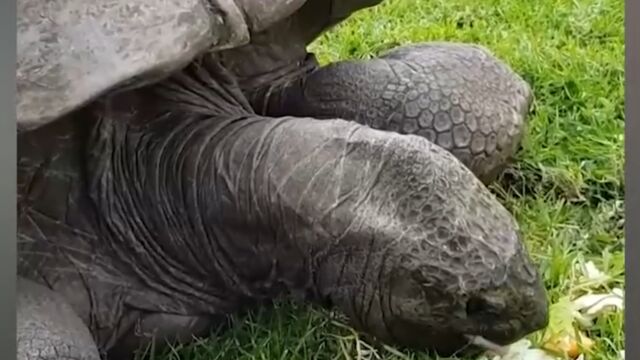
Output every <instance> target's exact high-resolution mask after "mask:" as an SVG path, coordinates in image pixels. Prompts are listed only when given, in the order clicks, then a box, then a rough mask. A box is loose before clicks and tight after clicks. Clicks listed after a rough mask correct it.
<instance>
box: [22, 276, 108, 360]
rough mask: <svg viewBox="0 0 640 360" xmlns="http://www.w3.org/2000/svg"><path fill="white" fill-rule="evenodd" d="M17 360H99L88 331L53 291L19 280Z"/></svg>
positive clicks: (68, 306)
mask: <svg viewBox="0 0 640 360" xmlns="http://www.w3.org/2000/svg"><path fill="white" fill-rule="evenodd" d="M17 293H18V299H17V337H18V360H58V359H62V360H100V355H99V353H98V348H97V346H96V344H95V343H94V341H93V338H92V337H91V334H90V333H89V329H88V328H87V327H86V325H85V324H84V323H83V322H82V320H80V317H79V316H78V315H77V314H76V313H75V312H74V311H73V309H72V308H71V306H70V305H69V304H68V303H67V302H66V301H65V300H64V299H63V298H62V296H60V295H59V294H57V293H55V292H53V291H52V290H50V289H48V288H46V287H44V286H42V285H39V284H37V283H35V282H33V281H30V280H27V279H24V278H19V279H18V284H17Z"/></svg>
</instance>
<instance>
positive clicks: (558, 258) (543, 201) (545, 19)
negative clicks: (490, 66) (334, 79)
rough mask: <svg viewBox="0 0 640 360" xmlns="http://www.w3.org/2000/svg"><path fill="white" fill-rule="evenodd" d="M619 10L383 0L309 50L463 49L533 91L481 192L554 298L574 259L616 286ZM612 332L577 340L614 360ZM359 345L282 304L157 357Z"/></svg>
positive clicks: (331, 355)
mask: <svg viewBox="0 0 640 360" xmlns="http://www.w3.org/2000/svg"><path fill="white" fill-rule="evenodd" d="M623 7H624V5H623V0H573V1H571V0H539V1H519V0H487V1H482V2H473V1H467V0H446V1H444V0H387V1H386V2H385V3H384V4H382V5H380V6H377V7H375V8H372V9H368V10H365V11H362V12H359V13H357V14H355V15H354V16H353V17H352V18H350V19H349V20H348V21H347V22H345V23H343V24H341V25H340V26H339V27H337V28H335V29H333V30H332V31H331V32H329V33H327V34H325V35H324V36H323V37H322V38H320V39H318V40H317V41H316V42H315V43H314V44H313V46H312V49H313V51H314V52H316V54H317V55H318V56H319V59H320V60H321V61H322V62H323V63H326V62H329V61H335V60H341V59H348V58H368V57H371V56H374V55H375V54H377V53H379V52H380V51H384V50H386V49H389V48H391V47H394V46H397V45H402V44H406V43H415V42H424V41H441V40H444V41H460V42H473V43H478V44H482V45H484V46H486V47H488V48H489V49H490V50H492V51H493V52H494V53H495V54H496V55H497V56H498V57H499V58H501V59H503V60H505V61H506V62H507V63H508V64H510V65H511V66H512V67H513V68H514V69H515V71H516V72H518V73H519V74H521V75H522V76H523V77H524V78H525V79H526V80H527V81H528V82H529V83H530V84H531V85H532V87H533V89H534V92H535V96H536V102H535V104H534V107H533V110H532V112H531V117H530V120H529V121H530V122H529V130H528V133H527V135H526V137H525V139H524V143H523V148H522V150H521V151H520V152H519V154H518V162H517V163H516V164H514V165H513V166H512V167H511V168H510V169H509V170H508V171H507V173H506V174H505V176H504V177H503V178H502V179H501V181H499V182H498V183H497V184H496V185H495V186H493V187H492V188H493V190H494V191H495V192H496V193H497V194H498V195H499V197H500V199H501V200H502V201H503V202H504V204H505V205H506V206H507V207H508V208H509V209H510V210H511V211H512V212H513V213H514V214H515V216H516V217H517V219H518V221H519V223H520V224H521V226H522V228H523V231H524V234H525V236H526V241H527V244H528V246H529V248H530V250H531V252H532V254H533V256H534V258H535V260H536V261H537V263H538V264H539V265H540V268H541V269H542V273H543V276H544V279H545V282H546V286H547V289H548V290H549V296H550V300H551V301H556V300H557V299H559V298H560V297H562V296H565V295H570V294H572V293H576V291H577V290H576V289H577V287H578V286H579V283H578V282H579V280H578V278H577V276H576V274H575V271H574V265H575V264H576V263H577V262H579V261H582V260H592V261H594V262H595V264H596V265H597V266H598V267H599V268H600V269H601V270H602V271H603V272H606V273H607V274H609V275H611V277H612V280H611V281H610V282H609V283H608V284H606V285H605V286H610V287H614V286H624V233H623V222H624V217H623V216H624V215H623V207H624V204H623V200H622V199H623V197H624V183H623V164H624V163H623V162H624V152H623V151H624V150H623V129H624V113H623V109H624V103H623V83H624V36H623ZM623 324H624V323H623V316H622V314H620V313H615V314H611V315H607V316H605V317H603V318H601V319H600V320H598V323H597V325H596V327H595V328H594V329H593V330H591V331H589V332H588V335H589V336H590V337H591V338H593V339H594V340H596V348H595V350H594V353H593V354H592V355H591V356H589V359H592V360H597V359H617V353H618V351H619V350H622V349H624V328H623ZM358 345H360V346H363V344H362V343H361V342H359V341H356V335H355V334H353V333H352V332H351V331H350V330H349V329H347V328H343V327H341V326H339V325H338V324H336V323H335V322H334V320H333V319H332V318H330V317H329V316H327V314H326V313H324V312H323V311H321V310H318V309H310V308H307V307H304V306H302V307H301V306H295V305H290V304H286V305H281V306H278V307H276V309H275V310H273V309H271V310H270V309H266V310H263V311H258V312H256V313H253V314H251V315H250V316H249V317H248V318H243V319H242V321H239V322H238V324H237V325H235V326H233V327H232V328H231V329H230V330H229V331H228V332H226V333H224V334H223V335H221V337H218V338H212V339H210V340H203V341H201V342H199V343H197V344H195V345H191V346H187V347H184V348H181V349H178V350H176V351H175V352H172V353H171V354H168V355H166V356H164V357H162V358H164V359H178V358H181V359H191V360H197V359H203V360H204V359H207V360H213V359H350V358H353V359H356V358H358V349H357V346H358ZM178 354H179V357H178ZM379 355H380V357H381V358H382V359H399V358H401V357H400V356H399V355H393V354H392V353H391V352H389V351H385V350H383V351H380V352H379ZM360 356H362V357H361V358H363V359H364V358H367V357H366V356H367V351H366V349H365V350H362V351H360ZM407 356H408V357H409V358H414V359H427V357H426V355H424V354H413V353H407Z"/></svg>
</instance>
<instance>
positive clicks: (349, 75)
mask: <svg viewBox="0 0 640 360" xmlns="http://www.w3.org/2000/svg"><path fill="white" fill-rule="evenodd" d="M311 61H313V60H311ZM251 98H252V99H251V100H252V104H253V106H254V107H255V108H256V109H257V111H258V112H261V113H263V114H264V115H269V116H282V115H294V116H311V117H315V118H329V119H331V118H336V117H338V118H343V119H348V120H353V121H356V122H358V123H360V124H364V125H368V126H370V127H372V128H375V129H381V130H387V131H395V132H399V133H401V134H415V135H420V136H423V137H425V138H427V139H428V140H430V141H432V142H435V143H436V144H437V145H439V146H441V147H443V148H445V149H446V150H448V151H449V152H451V153H453V155H455V156H456V157H457V158H458V159H460V160H461V161H462V162H463V163H464V164H465V165H466V166H467V167H469V168H470V169H471V170H472V171H473V172H474V174H475V175H476V176H478V177H479V178H480V179H481V180H482V181H483V182H484V183H485V184H486V183H489V182H492V181H493V180H495V178H496V177H497V176H498V175H499V173H500V172H501V171H502V169H504V167H505V165H506V164H507V162H508V161H509V160H510V158H511V157H512V156H513V155H514V153H515V151H516V149H517V147H518V145H519V141H520V139H521V136H522V133H523V130H524V123H525V118H526V115H527V112H528V110H529V106H530V104H531V101H532V92H531V90H530V87H529V85H528V84H527V83H526V82H525V81H524V80H522V79H521V78H520V77H519V76H518V75H517V74H515V73H514V72H513V71H512V70H511V69H509V67H508V66H507V65H506V64H504V63H503V62H501V61H500V60H498V59H496V58H495V57H494V56H493V55H491V53H489V51H488V50H486V49H484V48H482V47H479V46H476V45H468V44H458V43H425V44H416V45H408V46H402V47H398V48H395V49H393V50H391V51H389V52H388V53H386V54H384V55H382V56H380V57H379V58H376V59H372V60H368V61H342V62H337V63H333V64H330V65H328V66H325V67H321V68H319V69H317V70H315V71H312V72H311V73H309V74H307V75H306V76H303V77H301V78H297V79H295V80H288V81H285V82H282V83H280V84H275V85H272V87H263V88H261V89H259V90H258V91H256V92H254V93H253V94H251Z"/></svg>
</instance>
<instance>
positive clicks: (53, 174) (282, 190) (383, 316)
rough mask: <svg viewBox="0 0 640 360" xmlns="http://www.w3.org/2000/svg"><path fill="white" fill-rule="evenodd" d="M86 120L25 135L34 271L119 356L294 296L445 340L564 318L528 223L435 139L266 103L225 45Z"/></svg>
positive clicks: (407, 333)
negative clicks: (530, 250)
mask: <svg viewBox="0 0 640 360" xmlns="http://www.w3.org/2000/svg"><path fill="white" fill-rule="evenodd" d="M225 74H226V75H225ZM76 116H79V117H81V118H80V119H75V120H74V119H71V118H70V119H67V120H61V121H60V123H59V124H58V123H55V124H51V125H57V126H55V127H53V126H50V128H47V127H45V128H42V129H43V130H42V132H41V133H39V134H38V133H34V134H30V135H29V136H26V135H25V136H22V137H21V138H20V139H19V144H20V146H21V147H20V149H19V153H20V155H21V158H20V162H19V168H20V174H19V176H20V178H19V181H20V183H19V184H20V188H21V191H20V194H21V197H20V202H19V204H20V206H21V207H20V209H19V211H20V214H19V221H20V223H19V237H20V242H19V253H20V259H19V260H20V262H19V265H20V267H19V273H20V275H21V276H23V277H25V278H28V279H32V280H34V281H40V282H42V283H44V284H46V285H47V286H48V287H49V288H50V289H52V290H53V291H55V292H56V293H58V294H60V295H61V296H62V297H63V298H64V299H65V300H66V301H67V302H68V303H69V304H71V306H72V307H73V309H74V310H75V312H76V313H77V314H78V315H79V316H80V318H81V319H82V320H83V321H84V323H85V324H86V326H87V327H88V328H89V331H91V334H92V335H93V337H94V339H95V342H96V344H97V347H98V349H99V350H100V351H101V353H103V354H107V355H108V354H110V353H111V354H113V353H118V354H120V355H119V356H118V357H117V358H122V357H123V356H124V355H122V354H130V353H131V352H132V351H133V350H134V347H135V346H132V345H131V344H135V345H139V344H141V343H145V341H150V340H154V341H158V340H160V341H161V340H168V341H170V340H177V341H180V340H184V339H185V336H186V335H190V334H191V333H192V334H194V335H202V334H205V333H206V331H207V329H208V328H211V327H213V326H214V325H215V320H214V319H215V318H217V317H218V318H219V317H221V316H224V315H226V314H231V313H234V312H237V311H241V310H244V309H248V308H250V307H251V306H255V305H256V304H260V303H262V302H265V301H268V300H270V299H274V298H276V297H278V296H286V295H287V294H292V293H297V294H304V295H305V296H306V297H307V298H308V299H309V300H310V301H318V302H320V303H324V304H329V305H330V306H334V307H337V308H338V309H339V310H341V311H343V312H344V313H345V314H347V315H348V317H349V319H350V321H351V322H352V324H353V325H354V326H355V327H357V328H358V329H361V330H362V331H364V332H367V333H370V334H372V335H374V336H376V337H377V338H379V339H381V340H382V341H388V342H391V343H395V344H399V345H405V346H410V347H413V348H419V349H420V348H422V349H436V350H437V351H439V352H441V353H445V354H446V353H451V352H454V351H457V350H459V349H461V348H466V350H467V351H469V352H471V351H473V350H474V348H473V347H466V345H467V343H466V340H465V339H464V338H463V337H462V336H463V335H464V334H471V335H480V336H484V337H486V338H487V339H490V340H491V341H494V342H497V343H501V344H506V343H509V342H511V341H513V340H516V339H518V338H520V337H521V336H524V335H526V334H527V333H529V332H531V331H534V330H537V329H539V328H541V327H543V326H544V325H545V324H546V321H547V312H546V305H547V304H546V297H545V293H544V289H543V288H542V286H541V283H540V280H539V278H538V276H537V272H536V271H535V269H534V267H533V265H532V264H531V262H530V259H529V257H528V254H527V251H526V249H525V248H523V246H522V244H521V240H520V237H519V234H518V228H517V224H516V223H515V221H514V220H513V218H512V217H511V216H510V214H509V213H508V212H507V210H506V209H505V208H504V207H503V206H502V205H501V204H500V203H499V202H498V201H497V200H496V199H495V197H494V196H493V195H492V194H491V193H490V192H489V190H488V189H487V188H486V187H485V186H484V185H483V184H482V183H481V182H480V181H479V180H478V179H477V178H476V177H475V176H474V175H473V174H472V173H471V172H470V171H469V170H468V169H467V168H466V167H465V166H464V165H463V164H462V163H461V162H459V161H458V160H457V159H456V158H455V157H454V156H453V155H451V153H449V152H447V151H445V150H444V149H442V148H441V147H439V146H437V145H434V144H433V143H431V142H429V141H428V140H426V139H425V138H423V137H419V136H414V135H401V134H397V133H393V132H387V131H381V130H376V129H372V128H369V127H367V126H364V125H361V124H358V123H356V122H351V121H345V120H342V119H333V120H329V119H313V118H298V117H290V116H285V117H278V118H272V117H263V116H259V115H256V114H255V113H254V112H253V111H252V109H251V107H250V105H249V103H248V101H247V100H246V99H245V98H244V97H243V96H242V94H241V91H240V89H239V88H237V87H236V86H235V85H234V81H233V80H232V77H231V76H229V75H228V74H227V73H225V72H224V70H223V69H222V68H221V67H219V66H218V65H217V64H216V63H215V62H213V61H212V60H210V59H209V60H206V59H205V60H203V62H202V63H200V62H196V63H193V64H192V65H190V66H189V68H187V69H186V70H184V71H183V72H179V73H177V74H176V75H174V76H173V77H172V78H171V79H169V80H166V81H164V82H161V83H159V84H156V85H154V86H149V87H144V88H141V89H137V90H132V91H130V92H128V93H122V94H114V95H112V96H107V97H104V98H103V99H102V100H100V101H98V102H96V103H95V104H94V105H93V106H92V107H89V108H87V109H85V110H83V111H80V112H78V113H77V114H76ZM38 136H42V137H47V138H49V139H56V141H50V142H49V143H47V142H46V141H42V142H39V141H37V140H38V139H37V137H38ZM36 154H40V155H39V156H38V155H36ZM62 190H64V191H62ZM38 193H39V194H40V196H39V197H37V198H35V199H34V198H33V197H34V196H36V195H37V194H38ZM56 199H58V200H56ZM145 324H150V325H149V328H148V329H145ZM154 333H155V334H156V335H155V336H154ZM158 334H160V335H158ZM132 337H133V340H132ZM147 337H148V339H147ZM476 350H477V349H476Z"/></svg>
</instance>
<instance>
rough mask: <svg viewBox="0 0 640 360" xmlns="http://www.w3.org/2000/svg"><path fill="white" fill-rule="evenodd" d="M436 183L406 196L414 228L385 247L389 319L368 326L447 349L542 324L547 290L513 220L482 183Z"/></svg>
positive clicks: (404, 218)
mask: <svg viewBox="0 0 640 360" xmlns="http://www.w3.org/2000/svg"><path fill="white" fill-rule="evenodd" d="M463 177H464V176H463ZM436 187H437V188H439V191H435V192H433V191H432V192H431V194H430V196H429V199H428V200H427V199H424V198H423V197H421V196H412V197H409V198H408V199H407V200H406V202H405V204H404V205H403V206H402V208H412V209H414V210H413V211H409V210H407V211H399V212H397V214H398V215H399V216H400V219H397V220H400V221H401V222H402V223H404V224H406V225H408V226H406V225H405V226H404V227H403V228H404V230H403V232H402V235H401V237H402V240H401V241H395V242H394V244H395V245H394V246H393V247H392V248H391V249H390V250H388V251H387V253H388V259H389V260H391V261H389V263H390V264H393V265H391V266H389V267H388V270H386V271H385V273H386V276H384V277H383V281H384V285H382V288H383V289H385V291H386V293H385V294H383V295H384V296H386V298H387V299H386V304H387V305H386V306H385V307H386V309H384V311H383V314H381V315H380V316H379V317H378V319H377V321H382V323H383V324H381V325H378V326H368V328H372V329H380V330H381V331H380V332H381V333H382V337H383V338H384V337H387V338H388V339H389V340H391V341H393V342H396V343H399V344H401V345H405V346H409V347H411V348H420V349H425V348H428V349H432V350H435V351H436V352H438V353H439V354H441V355H450V354H452V353H474V352H477V351H479V350H482V347H478V346H477V345H483V343H484V347H485V348H487V347H488V345H491V344H493V345H499V346H504V345H508V344H510V343H513V342H515V341H517V340H519V339H520V338H522V337H524V336H526V335H528V334H529V333H532V332H535V331H537V330H540V329H542V328H544V327H545V326H546V325H547V323H548V303H547V298H546V292H545V289H544V287H543V285H542V281H541V279H540V277H539V275H538V272H537V271H536V269H535V267H534V265H533V262H532V260H531V258H530V256H529V254H528V252H527V250H526V248H525V247H524V245H523V242H522V239H521V236H520V231H519V229H518V226H517V223H516V221H515V219H514V218H513V217H512V216H511V214H510V213H509V212H508V211H507V210H506V209H505V208H504V207H503V206H502V205H501V204H500V203H499V202H498V201H497V199H496V198H495V197H494V196H492V195H491V194H490V193H489V191H488V190H486V188H485V187H484V186H483V185H481V184H480V182H479V181H469V182H466V186H465V187H464V188H462V187H460V188H457V187H456V186H455V180H454V181H443V182H441V183H440V186H436ZM425 200H427V201H425ZM415 209H420V210H415ZM370 320H374V321H375V320H376V319H370Z"/></svg>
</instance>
